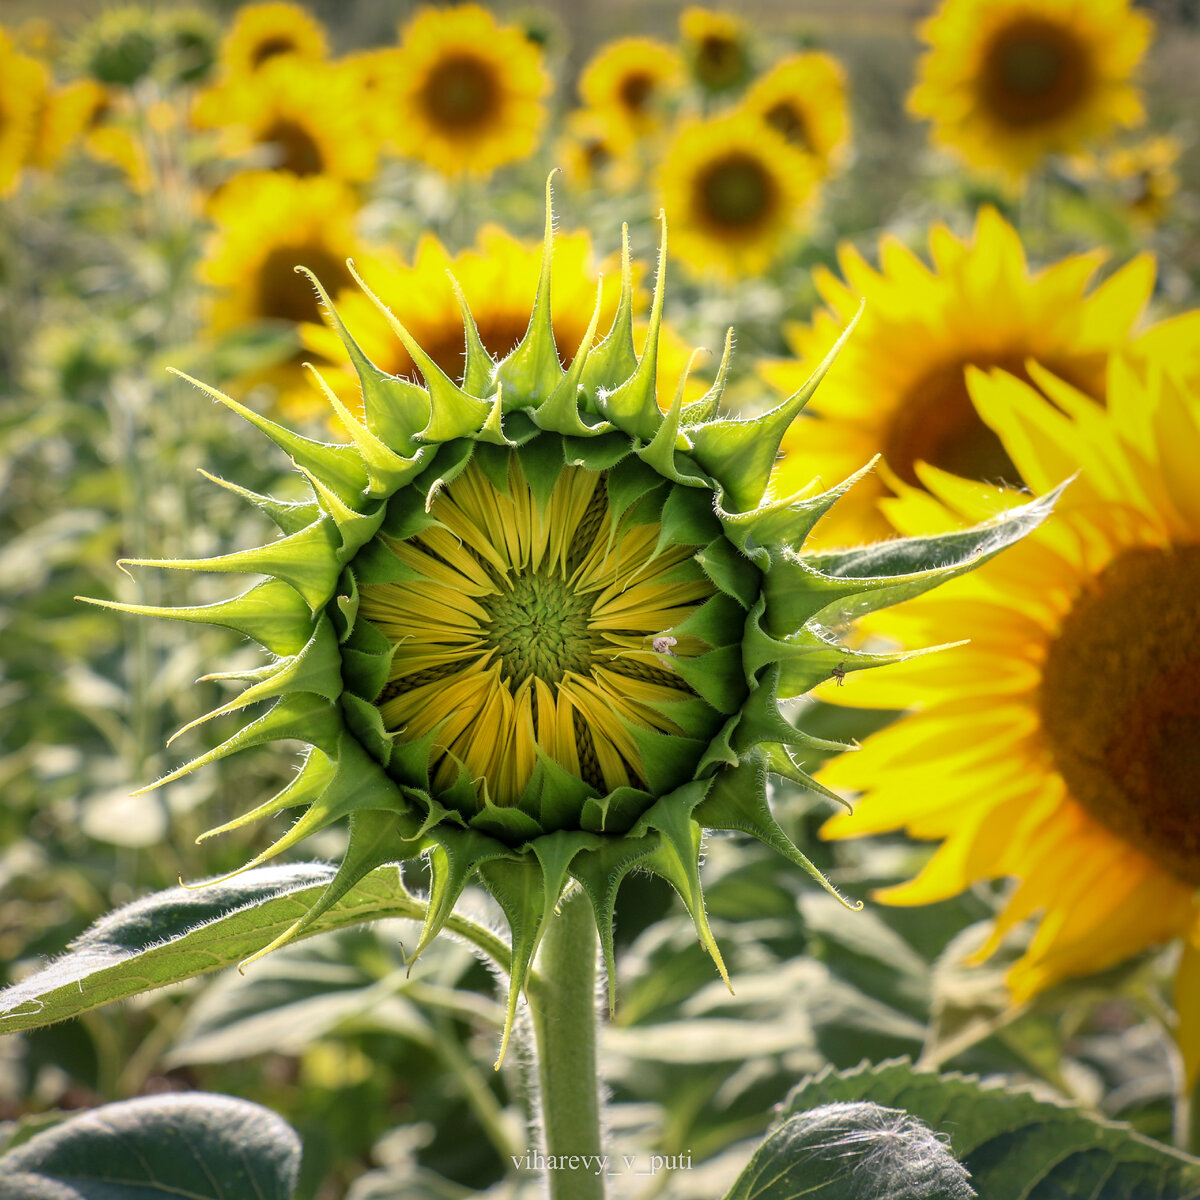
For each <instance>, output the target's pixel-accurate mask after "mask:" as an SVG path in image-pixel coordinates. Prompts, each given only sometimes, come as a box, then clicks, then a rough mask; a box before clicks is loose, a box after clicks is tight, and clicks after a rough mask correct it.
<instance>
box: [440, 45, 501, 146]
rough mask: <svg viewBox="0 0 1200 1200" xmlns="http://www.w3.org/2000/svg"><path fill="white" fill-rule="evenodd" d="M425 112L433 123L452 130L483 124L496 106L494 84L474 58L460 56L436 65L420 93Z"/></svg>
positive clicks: (480, 62) (483, 67)
mask: <svg viewBox="0 0 1200 1200" xmlns="http://www.w3.org/2000/svg"><path fill="white" fill-rule="evenodd" d="M422 94H423V99H424V101H425V108H426V110H427V111H428V112H429V113H430V115H431V116H432V117H433V119H434V121H435V122H436V123H437V124H438V125H441V126H444V127H446V128H449V129H452V130H456V131H457V130H462V129H469V128H471V127H472V126H475V125H480V124H482V123H483V122H484V121H485V120H486V119H487V117H488V115H489V114H490V113H491V112H492V110H493V109H494V107H495V104H496V81H495V79H494V78H493V76H492V73H491V71H489V70H488V68H487V65H486V64H485V63H484V62H482V61H481V60H480V59H478V58H476V57H475V56H474V55H470V54H460V55H455V56H454V57H452V58H447V59H445V60H444V61H442V62H440V63H438V65H437V66H436V67H434V68H433V70H432V71H430V73H429V78H428V80H427V81H426V83H425V87H424V89H423V93H422Z"/></svg>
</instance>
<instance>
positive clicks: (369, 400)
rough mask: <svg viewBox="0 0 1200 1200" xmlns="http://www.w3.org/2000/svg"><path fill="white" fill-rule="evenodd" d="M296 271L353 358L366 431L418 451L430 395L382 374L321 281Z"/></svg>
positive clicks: (401, 447)
mask: <svg viewBox="0 0 1200 1200" xmlns="http://www.w3.org/2000/svg"><path fill="white" fill-rule="evenodd" d="M296 269H297V270H298V271H299V272H300V273H301V274H302V275H306V276H307V277H308V279H309V282H310V283H312V285H313V287H314V288H315V289H316V291H317V295H318V296H319V297H320V298H321V302H322V306H323V309H324V316H325V321H326V323H327V324H328V325H329V327H330V328H331V329H332V330H333V331H334V333H336V334H337V335H338V337H339V338H340V339H341V342H342V345H343V346H344V347H345V349H346V353H347V354H348V355H349V357H350V363H351V365H352V366H353V367H354V370H355V372H356V373H357V375H358V381H359V386H360V387H361V389H362V399H363V415H364V416H365V417H366V423H367V428H368V429H370V431H371V432H372V433H373V434H375V435H376V437H378V438H380V439H381V440H382V441H383V442H384V444H385V445H387V446H389V447H391V448H392V449H393V450H397V451H405V452H408V451H411V450H413V449H415V446H414V444H413V438H414V436H415V435H416V434H418V433H420V432H421V430H422V429H424V428H425V426H426V425H428V424H429V394H428V393H427V392H426V391H425V390H424V389H423V388H419V387H417V385H416V384H415V383H410V382H409V381H408V380H407V379H399V378H397V377H396V376H395V375H389V374H387V373H386V372H385V371H381V370H380V369H379V368H378V367H377V366H376V365H375V364H374V363H373V362H372V361H371V360H370V359H369V358H368V357H367V356H366V354H364V353H363V349H362V347H361V346H360V345H359V344H358V342H357V341H355V339H354V337H353V335H352V334H351V333H350V330H349V329H347V328H346V325H345V322H344V321H343V320H342V318H341V317H340V316H339V314H338V311H337V309H336V308H335V307H334V305H333V301H332V300H330V298H329V295H328V293H327V292H326V291H325V289H324V287H322V286H321V281H320V280H319V279H318V278H317V277H316V276H315V275H314V274H313V273H312V272H311V271H309V270H308V269H307V268H305V267H297V268H296Z"/></svg>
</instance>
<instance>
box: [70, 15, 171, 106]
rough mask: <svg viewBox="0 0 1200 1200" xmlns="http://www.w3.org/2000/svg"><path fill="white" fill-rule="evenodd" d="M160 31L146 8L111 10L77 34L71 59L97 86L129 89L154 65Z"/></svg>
mask: <svg viewBox="0 0 1200 1200" xmlns="http://www.w3.org/2000/svg"><path fill="white" fill-rule="evenodd" d="M160 49H161V45H160V31H159V25H158V22H157V20H156V19H155V16H154V14H153V13H152V12H151V11H150V9H148V8H141V7H138V6H135V5H131V6H129V7H126V8H113V9H110V10H109V11H107V12H105V13H102V14H101V15H100V16H98V17H96V18H95V19H94V20H92V21H90V22H89V23H88V24H87V25H86V26H85V27H84V28H83V29H82V30H81V31H80V34H79V40H78V41H77V43H76V45H75V51H74V53H75V57H76V58H77V59H78V61H79V63H80V66H81V67H82V68H83V70H84V72H85V73H86V74H87V75H89V76H90V77H91V78H92V79H95V80H96V81H97V82H98V83H103V84H109V85H110V86H113V87H132V86H133V85H134V84H135V83H137V82H138V81H139V80H140V79H144V78H145V77H146V76H147V75H149V74H150V73H151V71H153V70H154V67H155V65H156V63H157V62H158V58H159V52H160Z"/></svg>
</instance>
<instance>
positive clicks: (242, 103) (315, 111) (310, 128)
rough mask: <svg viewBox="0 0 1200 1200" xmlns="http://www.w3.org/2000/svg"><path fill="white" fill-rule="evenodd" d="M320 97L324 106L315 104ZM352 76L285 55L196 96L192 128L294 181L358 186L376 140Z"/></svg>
mask: <svg viewBox="0 0 1200 1200" xmlns="http://www.w3.org/2000/svg"><path fill="white" fill-rule="evenodd" d="M315 96H319V97H320V102H319V103H317V102H314V97H315ZM362 109H363V106H362V104H361V98H360V96H359V93H358V91H357V90H356V88H355V87H354V86H353V82H352V80H351V78H350V77H349V76H348V75H347V74H346V73H345V72H342V71H340V70H338V69H336V68H335V67H333V66H331V65H329V64H325V63H312V62H305V61H303V60H300V59H297V58H295V57H294V56H290V55H284V56H280V57H276V58H273V59H270V60H269V61H267V62H265V63H264V64H263V65H262V66H261V67H260V68H259V70H258V71H256V72H255V73H254V74H253V75H251V76H248V77H245V78H241V79H236V80H231V81H229V82H227V83H223V84H219V85H217V86H216V87H212V88H209V89H208V90H207V91H205V92H204V93H202V94H201V95H200V96H198V97H197V98H196V103H195V105H194V107H193V111H192V120H193V122H194V123H195V124H196V125H197V126H198V127H200V128H202V129H216V130H219V131H220V135H221V143H222V149H223V151H224V152H225V153H226V154H227V155H228V156H229V157H232V158H237V157H241V156H244V155H250V156H251V157H252V158H254V159H256V160H257V164H256V165H259V166H263V167H271V168H273V169H275V170H278V171H286V172H289V173H290V174H292V175H300V176H306V175H329V176H332V177H334V178H336V179H343V180H348V181H350V182H360V181H362V180H364V179H369V178H370V177H371V175H372V173H373V172H374V170H375V160H376V154H377V151H378V141H377V138H376V136H375V133H374V129H373V126H372V123H371V121H370V120H369V119H367V118H366V117H365V116H364V113H363V111H362Z"/></svg>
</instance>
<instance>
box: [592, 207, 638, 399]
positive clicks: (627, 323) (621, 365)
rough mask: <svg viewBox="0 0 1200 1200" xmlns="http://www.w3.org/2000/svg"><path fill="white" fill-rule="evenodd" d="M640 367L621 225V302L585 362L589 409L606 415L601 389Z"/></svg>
mask: <svg viewBox="0 0 1200 1200" xmlns="http://www.w3.org/2000/svg"><path fill="white" fill-rule="evenodd" d="M637 367H638V356H637V351H636V350H635V349H634V347H633V264H632V260H631V258H630V255H629V226H628V225H622V226H621V299H620V301H619V302H618V304H617V312H616V315H615V316H614V317H613V323H612V328H611V329H610V330H609V331H608V333H607V334H605V336H604V340H603V341H601V343H600V344H599V345H598V346H595V347H593V349H592V351H591V353H590V354H589V355H588V358H587V362H586V363H584V366H583V371H582V374H581V375H580V379H579V386H580V388H581V389H582V393H583V397H584V402H585V405H587V406H588V407H589V410H590V411H592V412H595V413H597V414H598V415H603V414H602V410H601V408H600V406H599V404H598V403H597V398H598V393H599V392H600V391H601V390H608V389H611V388H613V387H614V386H615V385H616V384H617V383H619V382H622V381H624V380H626V379H629V378H630V377H631V376H632V375H633V373H634V372H635V371H636V370H637Z"/></svg>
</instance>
